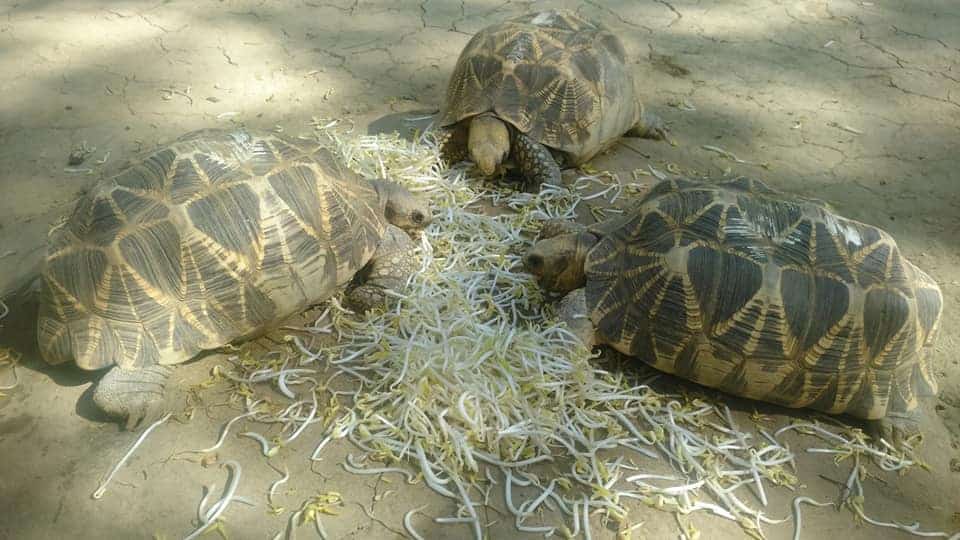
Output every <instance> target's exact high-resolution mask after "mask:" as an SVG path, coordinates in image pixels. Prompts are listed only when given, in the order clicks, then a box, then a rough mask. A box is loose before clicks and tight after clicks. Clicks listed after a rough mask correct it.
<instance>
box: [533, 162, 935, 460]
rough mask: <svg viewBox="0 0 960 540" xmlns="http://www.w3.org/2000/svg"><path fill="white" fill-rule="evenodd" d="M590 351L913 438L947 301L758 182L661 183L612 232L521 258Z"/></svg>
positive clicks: (859, 233)
mask: <svg viewBox="0 0 960 540" xmlns="http://www.w3.org/2000/svg"><path fill="white" fill-rule="evenodd" d="M523 263H524V266H525V267H526V268H527V269H528V271H529V272H530V273H532V274H533V275H534V276H535V277H536V279H537V280H538V281H539V283H540V285H541V286H542V287H543V288H545V289H547V290H548V291H553V292H555V293H562V294H565V296H564V297H563V299H562V300H561V303H560V306H559V312H560V317H561V319H562V320H564V321H565V322H566V323H567V324H568V325H569V327H570V329H571V331H572V332H573V333H574V334H575V335H577V336H578V337H579V338H580V339H581V340H583V342H584V343H585V344H588V345H590V346H593V345H600V344H606V345H609V346H611V347H612V348H614V349H615V350H617V351H619V352H621V353H623V354H625V355H627V356H631V357H636V358H638V359H640V360H641V361H643V362H646V363H648V364H650V365H651V366H652V367H654V368H656V369H658V370H661V371H664V372H667V373H671V374H675V375H677V376H679V377H682V378H685V379H688V380H691V381H694V382H696V383H699V384H702V385H704V386H708V387H711V388H715V389H719V390H721V391H725V392H727V393H730V394H734V395H737V396H742V397H746V398H751V399H756V400H762V401H766V402H771V403H775V404H777V405H781V406H786V407H791V408H812V409H815V410H819V411H822V412H826V413H830V414H840V413H845V414H847V415H849V416H852V417H857V418H860V419H865V420H868V421H871V422H868V424H869V427H870V428H871V431H873V433H874V434H875V435H880V436H882V437H886V438H887V440H888V441H892V442H895V443H896V444H898V445H899V444H901V443H902V442H904V441H906V440H909V439H911V438H912V437H913V436H914V435H917V434H919V423H918V419H919V418H918V417H919V412H918V404H919V403H920V398H922V397H924V396H929V395H932V394H935V393H936V389H937V383H936V380H935V379H934V375H933V372H932V366H931V358H930V351H931V349H932V342H933V340H934V337H935V334H936V332H937V328H938V326H939V320H940V315H941V309H942V306H943V296H942V294H941V292H940V289H939V287H938V286H937V284H936V282H935V281H934V280H933V279H931V278H930V276H928V275H927V274H925V273H924V272H923V271H921V270H920V269H919V268H917V267H916V266H914V265H913V264H911V263H910V262H909V261H908V260H906V259H905V258H904V256H903V254H902V253H901V252H900V250H899V248H898V247H897V244H896V242H895V241H894V239H893V238H891V236H890V235H889V234H888V233H886V232H885V231H883V230H881V229H879V228H877V227H873V226H870V225H866V224H864V223H860V222H857V221H854V220H851V219H846V218H844V217H841V216H839V215H837V214H836V213H834V212H833V211H832V210H830V209H829V208H828V207H827V206H826V205H824V204H823V203H821V202H819V201H816V200H813V199H801V198H795V197H787V196H786V195H784V194H783V193H780V192H777V191H775V190H773V189H771V188H770V187H768V186H767V185H766V184H764V183H763V182H762V181H759V180H752V179H749V178H742V177H741V178H736V179H732V180H729V181H723V182H719V183H710V182H707V181H697V180H690V179H684V178H675V179H670V180H668V181H665V182H661V183H659V184H657V185H656V186H655V187H654V188H653V189H652V190H651V191H650V192H649V193H648V194H647V195H646V196H644V197H643V198H642V199H641V200H640V201H639V203H638V205H637V206H636V207H635V208H634V209H633V210H632V211H630V212H628V213H627V214H624V215H623V216H620V217H618V218H615V219H611V220H608V221H603V222H600V223H598V224H595V225H592V226H589V227H584V226H581V225H577V224H574V223H571V222H563V221H551V222H547V223H546V224H545V225H544V228H543V230H542V231H541V235H540V237H539V239H538V241H537V242H536V243H535V244H534V245H533V246H532V247H531V248H530V249H529V251H528V252H527V253H526V254H525V255H524V259H523Z"/></svg>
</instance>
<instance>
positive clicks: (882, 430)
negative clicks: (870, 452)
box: [870, 413, 923, 450]
mask: <svg viewBox="0 0 960 540" xmlns="http://www.w3.org/2000/svg"><path fill="white" fill-rule="evenodd" d="M870 434H871V436H872V437H873V438H875V439H883V440H884V441H886V442H887V443H889V444H890V445H891V446H893V447H894V448H896V449H897V450H912V449H914V448H915V447H916V446H917V445H918V444H919V443H921V442H923V433H922V432H921V430H920V420H919V417H918V416H917V415H916V414H910V413H887V416H885V417H883V418H881V419H879V420H874V421H873V422H871V425H870Z"/></svg>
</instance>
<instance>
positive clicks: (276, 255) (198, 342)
mask: <svg viewBox="0 0 960 540" xmlns="http://www.w3.org/2000/svg"><path fill="white" fill-rule="evenodd" d="M379 208H380V207H379V203H378V197H377V194H376V191H375V190H374V188H373V186H372V185H371V184H370V183H369V182H366V181H365V180H362V179H361V178H359V177H358V176H357V175H355V174H354V173H352V172H350V171H349V170H347V169H345V168H344V167H342V166H341V165H339V164H338V162H337V160H336V159H335V158H334V157H333V156H332V155H331V154H330V153H329V152H328V151H327V150H324V149H322V148H320V147H319V146H318V145H316V144H313V143H306V142H301V141H297V142H293V141H290V140H287V139H284V138H281V137H278V136H276V135H251V134H249V133H247V132H244V131H236V132H228V131H221V130H204V131H199V132H193V133H190V134H188V135H185V136H184V137H182V138H180V139H179V140H177V141H175V142H174V143H172V144H170V145H167V146H165V147H162V148H160V149H158V150H156V151H154V152H152V153H151V154H149V155H148V156H146V157H145V158H144V159H142V160H139V161H137V162H136V163H134V164H133V165H132V166H130V167H128V168H126V169H125V170H123V171H122V172H120V173H119V174H118V175H117V176H115V177H113V178H109V179H106V180H104V181H101V182H100V183H99V184H97V185H96V186H95V187H94V188H93V189H92V190H91V191H90V192H89V193H88V194H87V195H85V196H84V197H83V198H82V199H81V200H80V201H79V203H78V204H77V206H76V209H75V210H74V212H73V214H72V216H71V217H70V218H69V219H68V220H67V221H66V222H65V223H63V224H62V225H60V226H58V227H57V228H55V229H54V230H52V231H51V233H50V238H49V249H48V255H47V259H46V265H45V268H44V271H43V280H42V300H41V311H40V318H39V323H38V339H39V344H40V351H41V353H42V354H43V356H44V358H45V359H46V360H47V361H48V362H51V363H60V362H66V361H73V362H76V363H77V365H79V366H80V367H82V368H86V369H97V368H101V367H107V366H110V365H113V364H119V365H121V366H124V367H137V366H145V365H152V364H157V363H160V364H173V363H178V362H182V361H185V360H187V359H189V358H190V357H192V356H194V355H195V354H196V353H198V352H199V351H201V350H204V349H211V348H215V347H219V346H222V345H224V344H226V343H229V342H230V341H232V340H234V339H237V338H240V337H243V336H247V335H250V334H253V333H256V332H257V331H258V330H261V329H263V327H264V326H266V325H268V324H270V323H272V322H276V321H279V320H281V319H283V318H284V317H287V316H289V315H291V314H293V313H295V312H296V311H298V310H299V309H301V308H303V307H304V306H306V305H307V304H309V303H313V302H317V301H320V300H322V299H324V298H326V297H328V296H330V295H331V294H332V293H333V292H334V291H335V290H336V288H337V287H338V286H339V285H341V284H343V283H345V282H346V281H348V280H349V279H350V278H351V277H352V276H353V275H354V274H355V272H356V271H357V270H359V269H360V268H361V267H362V266H363V265H364V264H365V263H366V262H367V261H368V260H369V259H370V257H371V256H372V254H373V252H374V250H375V249H376V246H377V244H378V243H379V239H380V237H381V235H382V234H383V230H384V227H385V225H384V221H383V219H382V217H381V215H380V209H379Z"/></svg>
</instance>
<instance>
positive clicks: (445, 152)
mask: <svg viewBox="0 0 960 540" xmlns="http://www.w3.org/2000/svg"><path fill="white" fill-rule="evenodd" d="M468 135H469V133H468V131H467V128H466V127H464V126H462V125H460V124H456V125H453V126H450V127H445V128H440V129H439V130H438V131H437V143H438V144H439V146H440V158H441V159H442V160H443V161H445V162H446V164H447V166H450V165H454V164H456V163H460V162H461V161H466V160H467V159H469V158H470V156H469V154H468V153H467V136H468Z"/></svg>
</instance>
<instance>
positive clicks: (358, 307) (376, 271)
mask: <svg viewBox="0 0 960 540" xmlns="http://www.w3.org/2000/svg"><path fill="white" fill-rule="evenodd" d="M415 248H416V245H414V243H413V240H411V239H410V237H409V236H408V235H407V233H405V232H403V231H402V230H400V229H399V228H397V227H394V226H393V225H390V226H388V227H387V230H386V231H384V234H383V239H382V240H381V241H380V246H379V247H378V248H377V252H376V253H374V255H373V258H372V259H371V260H370V262H368V263H367V268H366V269H365V270H364V271H363V272H361V275H366V279H365V281H364V282H363V283H362V284H360V285H358V286H356V287H354V288H352V289H351V290H350V291H349V292H348V293H347V299H346V300H347V304H348V305H349V306H350V308H351V309H353V310H354V311H356V312H358V313H365V312H367V311H369V310H370V309H374V308H376V307H381V306H384V305H386V304H387V302H388V300H389V298H390V297H389V296H387V294H386V292H385V291H386V290H387V289H391V290H394V291H399V290H400V289H402V288H403V286H404V285H405V284H406V282H407V279H408V278H409V277H410V276H411V275H412V274H413V273H414V272H416V271H417V267H418V262H417V258H416V256H415V255H414V249H415Z"/></svg>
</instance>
